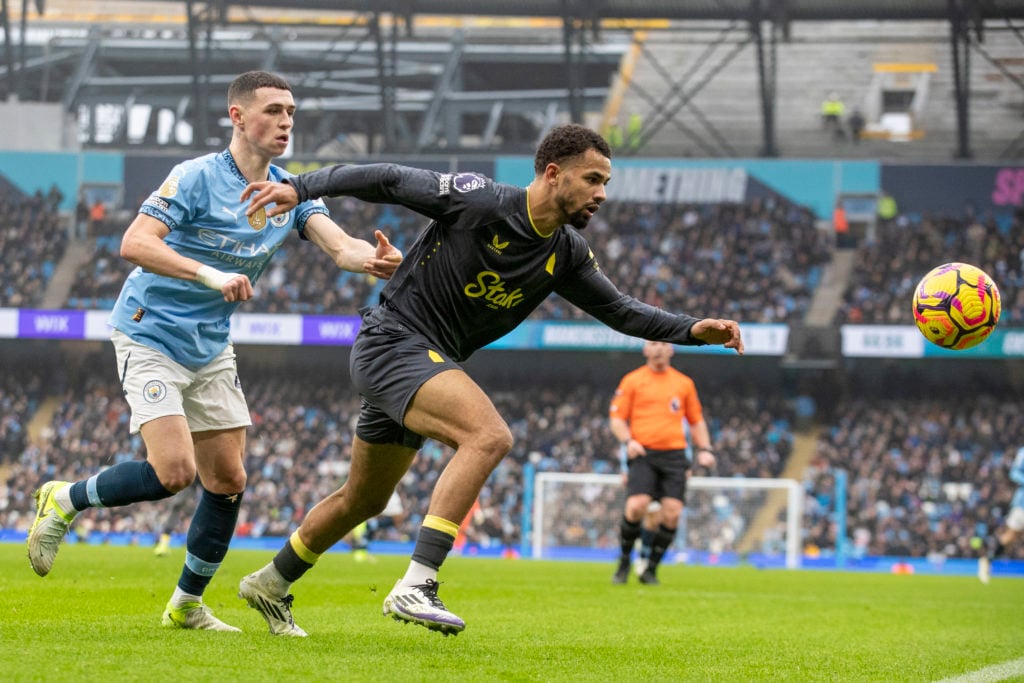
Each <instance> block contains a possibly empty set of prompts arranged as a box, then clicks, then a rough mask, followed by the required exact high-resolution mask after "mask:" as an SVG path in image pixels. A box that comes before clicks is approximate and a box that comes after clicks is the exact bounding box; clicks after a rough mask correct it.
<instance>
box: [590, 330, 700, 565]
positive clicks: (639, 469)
mask: <svg viewBox="0 0 1024 683" xmlns="http://www.w3.org/2000/svg"><path fill="white" fill-rule="evenodd" d="M673 353H675V349H674V348H673V346H672V345H671V344H668V343H665V342H647V343H646V344H645V346H644V357H645V358H646V359H647V363H646V364H645V365H643V366H642V367H640V368H637V369H636V370H633V371H632V372H630V373H628V374H626V376H625V377H623V378H622V381H620V382H619V386H618V388H617V389H616V390H615V397H614V398H613V399H612V403H611V408H610V410H609V420H610V427H611V430H612V434H614V435H615V438H616V439H618V441H619V443H620V444H622V446H623V449H624V450H625V453H626V464H627V466H628V468H629V472H628V475H627V480H626V482H627V483H626V510H625V513H624V515H623V517H622V522H621V524H620V528H619V531H620V534H621V540H622V554H621V555H620V557H619V567H618V569H617V570H616V572H615V576H614V577H613V578H612V583H626V581H627V579H628V578H629V569H630V564H631V556H632V552H633V546H634V544H635V543H636V539H637V538H639V537H640V533H641V531H642V521H643V518H644V514H645V513H646V512H647V507H648V505H650V503H651V501H652V500H657V501H660V502H661V519H660V523H659V525H658V529H657V530H656V531H655V533H654V537H653V540H652V543H651V556H650V561H649V563H648V565H647V567H646V569H644V572H643V574H641V575H640V582H641V583H646V584H652V585H657V583H658V577H657V569H658V563H659V562H661V558H662V557H663V556H664V555H665V551H667V550H668V548H669V546H670V545H672V540H673V539H674V538H675V535H676V529H677V528H678V526H679V516H680V515H681V514H682V512H683V502H684V500H685V499H686V479H687V476H688V473H689V469H690V460H689V458H688V457H687V454H686V434H685V432H684V431H683V420H684V419H685V420H686V421H687V422H688V423H689V425H690V435H691V437H692V439H693V445H694V448H695V453H696V456H697V457H696V459H697V464H699V465H700V466H702V467H713V466H714V464H715V455H714V453H713V452H712V450H711V436H710V434H709V432H708V425H707V423H706V422H705V421H704V410H703V408H702V407H701V404H700V398H699V397H698V396H697V387H696V385H695V384H694V383H693V380H692V379H690V378H689V377H688V376H686V375H684V374H683V373H681V372H679V371H678V370H676V369H675V368H673V367H672V366H671V365H670V361H671V359H672V355H673Z"/></svg>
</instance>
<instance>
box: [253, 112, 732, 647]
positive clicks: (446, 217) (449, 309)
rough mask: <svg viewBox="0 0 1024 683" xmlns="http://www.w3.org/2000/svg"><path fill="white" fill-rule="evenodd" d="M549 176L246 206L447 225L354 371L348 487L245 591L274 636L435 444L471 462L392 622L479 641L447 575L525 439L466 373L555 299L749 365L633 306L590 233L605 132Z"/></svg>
mask: <svg viewBox="0 0 1024 683" xmlns="http://www.w3.org/2000/svg"><path fill="white" fill-rule="evenodd" d="M534 168H535V171H536V176H535V177H534V179H533V181H532V182H531V183H530V185H529V186H528V187H526V188H522V187H516V186H512V185H505V184H501V183H496V182H494V181H493V180H491V179H490V178H486V177H484V176H481V175H477V174H474V173H456V174H448V173H436V172H433V171H425V170H421V169H415V168H408V167H404V166H398V165H395V164H370V165H364V166H358V165H355V166H332V167H327V168H323V169H320V170H317V171H312V172H310V173H305V174H302V175H300V176H297V177H294V178H290V179H288V181H287V182H285V183H277V182H271V181H266V182H257V183H252V184H250V185H249V186H248V187H247V188H246V189H245V192H244V193H243V194H242V199H243V201H244V200H246V199H250V198H251V199H250V204H249V208H248V211H249V212H255V211H258V210H259V209H260V208H263V207H267V209H266V211H267V216H274V215H276V214H278V213H281V212H284V211H287V210H288V209H289V208H291V207H292V206H295V205H296V203H298V202H302V201H305V200H307V199H312V198H315V197H327V196H350V197H355V198H357V199H361V200H364V201H368V202H376V203H388V204H399V205H402V206H405V207H407V208H409V209H412V210H414V211H416V212H418V213H420V214H423V215H424V216H426V217H428V218H430V219H431V223H430V224H429V225H428V226H427V228H426V229H425V230H424V231H423V233H422V234H421V235H420V236H419V238H418V239H417V241H416V243H415V244H414V245H413V246H412V247H411V248H410V249H409V251H408V253H407V254H406V256H405V260H404V261H403V262H402V264H401V265H400V266H399V268H398V270H397V271H396V272H395V274H394V275H393V276H392V278H391V280H390V281H389V282H388V284H387V285H386V286H385V288H384V290H383V291H382V293H381V295H380V302H379V304H378V305H377V306H376V307H373V308H370V309H368V310H366V311H364V312H363V320H362V326H361V328H360V331H359V335H358V336H357V338H356V341H355V344H354V345H353V348H352V354H351V359H350V369H351V374H352V382H353V384H354V385H355V386H356V388H358V390H359V392H360V394H361V396H362V398H363V401H362V409H361V411H360V415H359V421H358V423H357V425H356V435H355V438H354V440H353V445H352V463H351V468H350V470H349V476H348V480H347V481H346V482H345V483H344V484H343V485H342V487H341V488H340V489H338V490H337V491H336V492H334V493H332V494H331V495H329V496H328V497H326V498H324V499H323V500H322V501H320V502H319V503H318V504H317V505H316V506H314V507H313V508H312V509H311V510H310V511H309V513H308V514H307V515H306V517H305V519H304V520H303V522H302V524H301V526H300V527H299V528H298V530H297V531H296V532H295V533H294V534H292V536H291V538H289V539H288V541H287V542H286V543H285V545H284V547H283V548H282V549H281V551H280V552H279V553H278V554H277V555H276V556H275V557H274V559H273V561H272V562H270V563H269V564H267V565H266V566H265V567H263V568H262V569H260V570H259V571H257V572H255V573H253V574H250V575H249V576H247V577H245V578H244V579H243V580H242V583H241V586H240V590H239V595H240V597H243V598H245V599H246V601H247V602H248V603H249V605H250V606H251V607H254V608H256V609H257V610H259V611H260V613H261V614H262V615H263V617H264V618H265V619H266V620H267V623H268V624H269V626H270V630H271V632H272V633H282V634H287V633H292V632H294V631H295V629H292V628H291V626H292V624H294V622H293V620H292V614H291V609H290V608H291V603H292V596H291V595H289V594H288V593H289V589H290V587H291V584H292V583H293V582H295V581H297V580H298V579H299V578H300V577H301V576H302V575H303V574H305V573H306V571H308V570H309V569H310V568H312V566H313V565H314V563H315V562H316V561H317V559H318V558H319V557H320V555H321V554H322V553H324V552H326V551H327V550H328V549H329V548H330V547H331V546H332V545H334V544H335V543H337V542H338V541H339V540H341V538H342V537H343V536H345V534H347V533H348V532H349V531H351V530H352V528H353V527H355V526H356V525H357V524H359V523H360V522H362V521H364V520H366V519H369V518H371V517H373V516H375V515H377V514H379V513H380V512H381V510H383V509H384V506H385V505H386V504H387V502H388V498H389V497H390V496H391V492H392V491H393V490H394V488H395V486H396V485H397V484H398V482H399V480H400V479H401V478H402V476H403V475H404V474H405V472H406V470H408V469H409V467H410V465H411V464H412V462H413V458H414V457H415V456H416V452H417V450H418V449H419V448H420V446H421V445H422V444H423V441H424V437H427V438H431V439H435V440H437V441H439V442H441V443H444V444H447V445H449V446H451V447H452V448H454V449H455V455H454V457H453V458H452V460H451V461H450V462H449V463H448V465H447V466H446V467H445V469H444V471H443V472H442V473H441V474H440V476H439V477H438V479H437V483H436V484H435V486H434V490H433V492H432V495H431V499H430V506H429V509H428V511H427V515H426V517H425V518H424V521H423V525H422V527H421V528H420V531H419V534H418V537H417V540H416V546H415V549H414V551H413V554H412V558H411V561H410V563H409V569H408V571H407V572H406V574H405V576H404V577H403V578H401V579H400V580H399V581H398V582H397V583H396V584H395V587H394V588H393V589H392V591H391V592H390V593H389V594H388V596H387V598H385V600H384V614H385V615H390V616H392V617H393V618H395V619H397V620H403V621H406V622H412V623H416V624H420V625H422V626H425V627H427V628H429V629H431V630H435V631H440V632H441V633H443V634H445V635H448V634H457V633H459V632H461V631H462V630H463V629H464V628H465V622H464V621H463V620H462V619H461V618H459V617H458V616H456V615H455V614H453V613H452V612H450V611H449V610H448V609H447V608H446V607H445V605H444V603H442V602H441V599H440V598H439V597H438V595H437V588H438V583H437V572H438V569H439V568H440V566H441V564H442V563H443V562H444V560H445V558H446V557H447V555H448V553H449V552H450V551H451V549H452V545H453V542H454V541H455V537H456V534H457V532H458V529H459V523H460V522H461V521H462V520H463V519H464V518H465V516H466V514H467V513H468V512H469V509H470V507H471V506H472V505H473V502H474V501H475V500H476V498H477V496H478V495H479V493H480V490H481V488H482V487H483V485H484V483H485V482H486V480H487V477H488V476H489V475H490V474H491V472H492V470H494V468H495V467H496V466H497V465H498V463H499V462H500V461H501V459H502V458H503V457H504V456H505V454H506V453H508V452H509V450H511V448H512V435H511V433H510V432H509V428H508V426H507V425H506V424H505V421H504V420H503V419H502V418H501V416H500V415H499V414H498V412H497V410H496V409H495V407H494V405H493V404H492V403H491V401H490V399H489V398H488V397H487V395H486V394H484V392H483V390H481V389H480V387H479V386H477V384H476V383H475V382H474V381H473V380H472V379H470V377H469V375H467V374H466V373H465V371H463V370H462V368H461V366H460V365H459V363H460V362H461V361H464V360H466V359H467V358H468V357H469V356H470V354H472V353H473V352H474V351H476V350H477V349H479V348H481V347H483V346H485V345H486V344H489V343H490V342H492V341H494V340H496V339H498V338H500V337H502V336H504V335H505V334H506V333H508V332H509V331H510V330H512V329H513V328H515V327H516V326H517V325H519V323H521V322H522V321H523V320H524V319H525V318H526V317H527V316H528V315H529V314H530V313H531V312H532V311H533V310H534V309H535V308H536V307H537V306H539V305H540V303H541V302H542V301H543V300H544V299H545V298H546V297H547V296H548V294H549V293H551V292H556V293H557V294H559V295H560V296H562V297H563V298H565V299H566V300H568V301H569V302H570V303H572V304H574V305H575V306H578V307H579V308H581V309H583V310H584V311H586V312H587V313H589V314H590V315H592V316H594V317H595V318H597V319H598V320H600V321H601V322H603V323H605V324H606V325H608V326H609V327H611V328H613V329H615V330H618V331H619V332H622V333H624V334H627V335H630V336H634V337H641V338H643V339H649V340H654V341H666V342H671V343H674V344H689V345H696V344H723V345H725V346H726V347H727V348H731V349H735V350H736V351H737V352H738V353H742V352H743V342H742V339H741V337H740V329H739V325H738V324H737V323H736V322H735V321H733V320H721V319H715V318H705V319H698V318H694V317H691V316H688V315H685V314H671V313H667V312H665V311H662V310H660V309H658V308H655V307H653V306H650V305H648V304H645V303H642V302H640V301H638V300H636V299H634V298H632V297H630V296H627V295H625V294H623V293H622V292H620V291H619V290H618V289H617V288H616V287H615V285H613V284H612V283H611V281H609V280H608V278H606V277H605V276H604V274H603V273H602V272H601V269H600V268H599V267H598V264H597V261H596V259H595V258H594V254H593V253H592V252H591V251H590V247H589V246H588V245H587V242H586V240H585V239H584V238H583V236H582V235H581V234H580V232H579V231H581V230H583V229H584V228H585V227H586V226H587V223H588V221H589V220H590V218H591V217H592V216H593V215H594V213H595V212H597V210H598V208H599V207H600V206H601V203H602V202H603V201H604V200H605V185H606V184H607V183H608V181H609V180H610V178H611V151H610V149H609V147H608V143H607V142H605V140H604V139H603V138H602V137H601V136H600V135H598V134H597V133H595V132H594V131H592V130H589V129H587V128H584V127H583V126H578V125H574V124H571V125H565V126H559V127H556V128H554V129H552V130H551V132H550V133H549V134H548V135H547V136H545V138H544V140H543V141H542V142H541V144H540V147H539V148H538V150H537V154H536V157H535V160H534ZM271 204H274V205H276V206H273V207H270V206H269V205H271Z"/></svg>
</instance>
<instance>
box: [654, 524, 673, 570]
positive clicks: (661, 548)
mask: <svg viewBox="0 0 1024 683" xmlns="http://www.w3.org/2000/svg"><path fill="white" fill-rule="evenodd" d="M675 537H676V530H675V529H669V528H668V527H667V526H665V525H664V524H659V525H658V530H657V531H656V532H654V539H653V540H652V541H651V562H650V564H648V565H647V566H648V567H650V568H651V570H652V571H653V570H654V568H655V567H657V566H658V564H659V563H660V562H661V558H663V557H664V556H665V552H666V551H667V550H668V547H669V546H670V545H672V541H673V540H674V539H675Z"/></svg>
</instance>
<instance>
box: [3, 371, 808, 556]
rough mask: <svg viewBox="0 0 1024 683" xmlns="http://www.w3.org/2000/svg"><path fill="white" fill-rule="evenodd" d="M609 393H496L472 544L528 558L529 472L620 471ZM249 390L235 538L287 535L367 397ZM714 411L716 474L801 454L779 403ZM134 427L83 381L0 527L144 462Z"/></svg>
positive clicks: (272, 384)
mask: <svg viewBox="0 0 1024 683" xmlns="http://www.w3.org/2000/svg"><path fill="white" fill-rule="evenodd" d="M97 365H99V363H96V364H94V366H97ZM96 372H98V370H97V371H96ZM29 385H30V386H31V383H30V384H29ZM38 385H39V382H36V386H38ZM339 385H340V386H339ZM609 391H610V389H608V387H605V386H601V387H598V386H596V385H579V386H574V387H556V386H552V387H546V388H541V389H537V388H536V387H534V388H532V389H531V390H529V391H527V390H525V388H519V389H517V390H513V389H511V388H508V389H499V390H497V391H496V392H494V394H493V395H494V398H495V405H496V406H497V407H498V409H499V411H500V412H501V413H502V415H504V416H505V417H506V419H507V420H508V423H509V426H510V427H511V429H512V432H513V434H514V436H515V438H516V445H515V447H514V449H513V451H512V453H510V454H509V456H508V457H507V458H506V459H505V461H504V462H503V463H502V464H501V465H500V466H499V467H498V469H497V470H496V471H495V472H494V473H493V475H492V476H491V478H490V480H489V481H488V483H487V486H486V487H485V488H484V490H483V492H482V493H481V496H480V499H479V506H478V507H477V509H476V510H475V512H474V514H473V516H472V520H471V523H469V524H468V525H467V527H466V529H465V536H466V540H467V542H469V543H471V544H476V545H478V546H480V547H487V548H494V547H498V546H514V547H518V544H519V542H520V537H519V536H520V522H521V520H522V514H523V510H522V492H523V466H524V465H525V464H526V463H527V462H529V463H531V464H532V465H533V466H534V467H535V468H536V469H537V470H539V471H562V472H584V473H586V472H604V473H615V472H618V471H619V461H618V445H617V442H616V441H615V439H614V438H613V437H612V435H611V434H610V432H609V430H608V427H607V409H608V401H609V400H610V395H609ZM246 392H247V394H248V396H249V399H250V411H251V415H252V419H253V427H252V428H251V429H250V432H249V439H248V455H247V461H246V468H247V471H248V474H249V478H248V485H247V487H246V498H245V504H244V505H243V508H242V512H241V516H240V519H239V523H238V528H237V532H236V533H237V534H239V535H240V536H249V537H262V536H286V535H288V534H289V533H291V531H293V530H294V529H295V528H296V527H297V525H298V523H299V522H300V521H301V519H302V517H303V515H304V514H305V512H306V510H307V509H308V508H309V507H310V506H312V505H313V504H315V503H316V501H318V500H319V499H320V498H321V497H323V496H324V495H325V494H326V493H329V492H331V491H333V490H334V489H335V488H336V487H337V484H338V483H339V482H340V481H342V480H343V479H344V477H345V475H346V473H347V468H348V460H347V454H348V451H349V447H350V444H351V438H352V429H353V420H354V419H355V416H356V415H357V414H358V397H357V396H356V395H355V394H354V393H353V392H352V391H351V390H350V389H349V388H348V387H347V385H346V384H345V383H344V382H341V383H338V382H330V381H327V380H325V378H324V376H323V373H322V372H321V373H319V374H318V375H316V376H314V375H303V374H300V375H297V376H295V375H293V374H291V373H289V374H287V375H285V374H281V375H280V376H274V375H265V376H264V377H262V378H261V379H259V380H258V381H256V382H254V383H252V384H249V385H247V386H246ZM0 398H2V400H4V402H5V403H6V402H10V401H15V400H17V396H16V395H15V394H14V392H5V393H4V394H3V396H2V397H0ZM705 410H706V413H707V415H708V419H709V426H710V427H711V432H712V436H713V441H714V443H715V444H716V449H718V450H719V451H720V452H721V453H722V454H723V455H722V457H720V458H719V462H720V466H719V470H718V471H717V472H716V474H719V475H721V476H776V475H778V473H779V472H780V471H781V467H782V466H783V464H784V462H785V460H786V458H787V457H788V455H789V452H790V449H791V445H792V433H791V431H790V429H791V428H790V425H791V420H790V419H789V417H788V409H787V407H786V406H785V404H784V403H783V402H782V401H781V400H780V401H767V402H765V401H763V400H757V399H754V398H753V397H748V398H745V399H738V398H736V397H723V398H716V397H710V398H709V399H707V400H705ZM30 412H31V411H29V410H23V411H21V412H20V413H19V412H12V413H11V414H12V416H13V417H12V420H11V421H12V422H14V423H17V424H16V425H12V427H11V428H12V429H13V430H14V431H17V432H24V431H25V429H26V428H25V423H27V420H28V419H30V415H29V413H30ZM18 415H20V418H19V417H18ZM128 419H129V413H128V410H127V404H126V402H125V401H124V400H123V398H122V396H121V389H120V387H119V386H118V385H117V384H116V383H115V382H114V381H113V380H111V379H110V378H107V377H105V376H104V377H102V378H101V377H100V375H98V374H94V373H86V374H83V375H82V376H81V378H80V379H79V380H78V381H75V382H69V386H68V387H67V388H66V389H65V390H64V391H63V392H62V393H61V394H60V396H59V398H58V400H57V406H56V408H55V410H54V412H53V415H52V417H51V419H50V421H49V423H48V425H47V426H46V427H45V428H44V429H43V433H42V434H41V435H40V438H39V439H37V440H36V442H35V443H31V444H28V443H26V445H24V446H23V447H22V448H21V450H20V451H7V452H8V453H12V452H17V453H19V455H18V456H17V457H16V458H15V459H14V460H13V461H12V462H10V463H8V468H9V470H8V475H7V477H6V481H5V482H4V485H5V487H6V491H7V500H6V501H5V505H4V506H3V507H0V509H2V510H3V514H2V516H0V527H5V528H11V529H20V530H24V529H27V527H28V525H29V524H30V523H31V518H32V514H33V506H32V498H31V491H32V490H34V489H35V488H36V487H37V486H38V485H39V484H40V483H42V482H43V481H46V480H48V479H54V478H57V479H66V480H71V479H77V478H80V477H82V476H84V475H85V474H86V473H89V472H95V471H96V469H97V468H99V467H103V466H109V465H111V464H114V463H116V462H119V461H120V460H122V459H126V458H140V457H144V450H143V445H142V441H141V439H140V438H139V437H138V436H137V435H136V436H133V437H132V436H129V435H128ZM452 454H453V453H452V451H451V449H449V448H447V447H445V446H442V445H440V444H438V443H437V442H434V441H428V442H427V444H426V446H425V447H424V448H423V450H422V451H421V453H420V455H419V456H418V458H417V460H416V462H415V464H414V465H413V467H412V468H411V469H410V471H409V473H408V474H407V475H406V477H405V478H404V479H403V481H402V483H401V485H400V487H399V493H400V495H401V497H402V498H403V501H404V506H405V510H406V513H407V514H406V517H405V519H404V520H403V521H402V523H401V524H400V525H399V526H397V527H394V528H392V529H389V530H388V534H389V536H388V538H390V539H392V540H405V539H407V538H408V537H409V536H410V535H411V534H412V533H413V531H414V530H415V529H416V528H418V525H419V523H420V522H421V521H422V515H423V512H424V511H425V510H426V507H427V499H428V496H429V494H430V491H431V489H432V487H433V483H434V480H435V479H436V478H437V476H438V474H439V473H440V471H441V469H442V468H443V467H444V465H445V464H446V462H447V461H448V459H449V458H450V457H451V456H452ZM183 495H190V494H187V493H186V494H183ZM618 506H619V505H618V503H616V504H614V505H611V507H609V508H608V509H607V510H603V509H595V508H594V507H591V508H590V509H588V511H587V515H586V516H585V519H583V520H581V523H591V521H590V520H602V521H607V522H608V523H609V524H614V523H615V521H616V520H617V518H618V517H617V511H618V510H617V508H618ZM166 507H167V505H166V503H163V504H161V503H143V504H139V505H135V506H131V507H127V508H110V509H94V510H90V511H89V512H88V513H86V514H83V515H81V516H80V517H79V519H78V521H77V522H76V524H75V527H74V528H73V529H74V531H75V533H77V534H79V535H87V534H89V533H94V532H99V533H109V532H114V533H150V532H153V531H156V530H159V529H160V527H161V525H162V524H163V521H162V519H163V516H164V509H165V508H166ZM189 512H190V511H186V512H184V513H182V515H187V514H188V513H189ZM176 524H177V526H176V528H177V531H178V532H184V531H185V530H186V529H187V524H188V518H187V517H185V516H183V517H182V518H180V519H178V520H176Z"/></svg>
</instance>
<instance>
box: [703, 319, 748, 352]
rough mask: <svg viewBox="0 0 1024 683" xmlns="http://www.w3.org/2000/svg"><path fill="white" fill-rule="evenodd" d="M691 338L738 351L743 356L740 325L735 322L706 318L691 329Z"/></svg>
mask: <svg viewBox="0 0 1024 683" xmlns="http://www.w3.org/2000/svg"><path fill="white" fill-rule="evenodd" d="M690 336H692V337H693V338H694V339H699V340H700V341H702V342H704V343H705V344H715V345H722V346H724V347H725V348H727V349H736V353H738V354H740V355H741V356H742V355H743V338H742V337H741V336H740V325H739V323H737V322H736V321H735V320H722V319H719V318H704V319H703V320H698V321H697V322H695V323H694V324H693V327H692V328H690Z"/></svg>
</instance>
